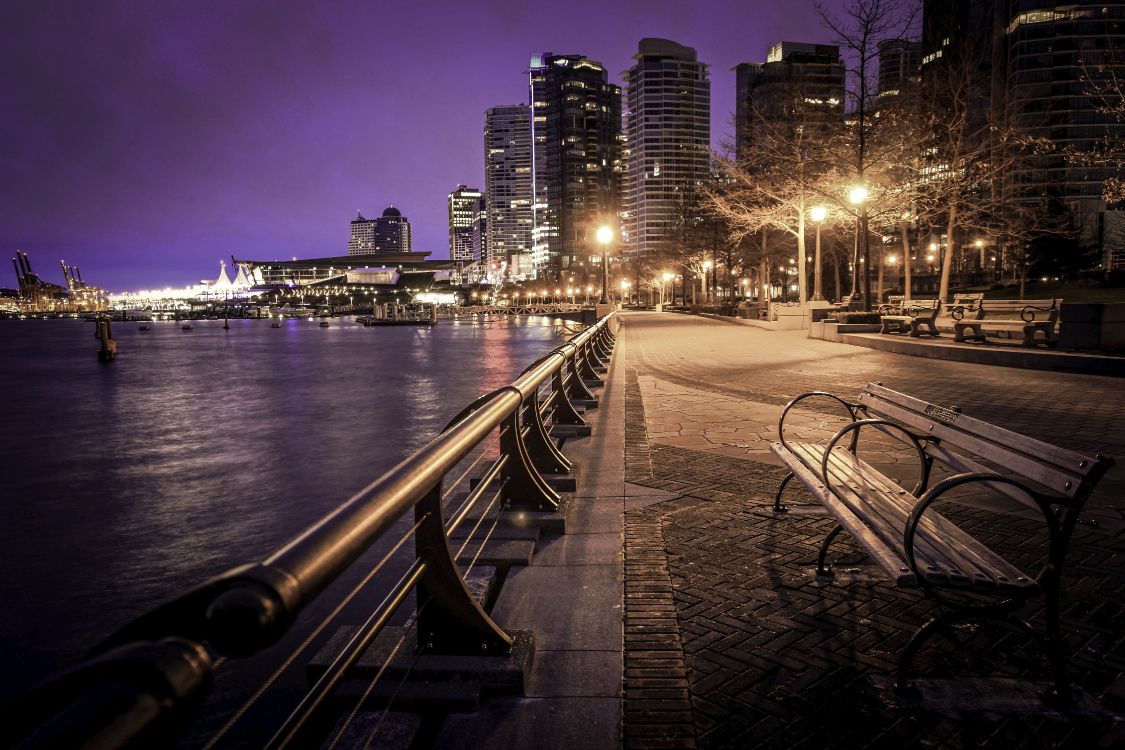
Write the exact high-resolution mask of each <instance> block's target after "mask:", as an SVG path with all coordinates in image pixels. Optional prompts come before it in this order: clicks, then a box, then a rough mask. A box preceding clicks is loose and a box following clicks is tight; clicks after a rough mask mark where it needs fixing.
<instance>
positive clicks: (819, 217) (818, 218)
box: [809, 206, 828, 300]
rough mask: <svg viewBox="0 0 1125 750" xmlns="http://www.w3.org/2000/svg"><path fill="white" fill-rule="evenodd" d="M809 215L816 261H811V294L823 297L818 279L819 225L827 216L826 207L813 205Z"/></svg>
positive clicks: (818, 298)
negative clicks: (812, 225) (814, 228)
mask: <svg viewBox="0 0 1125 750" xmlns="http://www.w3.org/2000/svg"><path fill="white" fill-rule="evenodd" d="M809 216H810V218H812V220H813V223H814V224H816V256H815V257H816V261H815V262H814V263H813V273H814V274H815V275H814V277H813V295H812V298H813V299H814V300H823V299H824V286H823V285H822V284H821V279H820V225H821V224H823V223H824V219H825V218H826V217H827V216H828V209H826V208H825V207H824V206H813V208H812V210H811V211H809Z"/></svg>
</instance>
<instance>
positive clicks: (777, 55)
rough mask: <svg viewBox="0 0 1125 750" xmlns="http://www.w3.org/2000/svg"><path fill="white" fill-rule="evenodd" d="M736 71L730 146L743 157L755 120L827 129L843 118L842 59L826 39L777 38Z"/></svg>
mask: <svg viewBox="0 0 1125 750" xmlns="http://www.w3.org/2000/svg"><path fill="white" fill-rule="evenodd" d="M734 71H735V87H736V88H735V144H736V145H735V151H736V153H737V154H738V158H740V159H742V158H745V157H746V155H747V152H748V150H749V148H750V146H751V144H752V142H753V138H754V134H755V124H756V122H757V123H761V122H772V123H781V122H792V123H794V124H796V123H797V122H798V120H799V121H800V122H801V124H802V125H804V126H808V125H810V124H811V125H814V126H819V127H825V128H832V127H835V126H836V125H838V124H840V123H842V122H843V117H844V61H843V60H842V59H841V58H840V48H839V47H836V46H834V45H831V44H805V43H802V42H779V43H777V44H775V45H774V46H772V47H770V49H769V51H768V53H767V54H766V61H765V62H763V63H740V64H739V65H736V66H735V67H734Z"/></svg>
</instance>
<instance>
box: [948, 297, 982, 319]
mask: <svg viewBox="0 0 1125 750" xmlns="http://www.w3.org/2000/svg"><path fill="white" fill-rule="evenodd" d="M983 300H984V294H983V293H982V292H978V293H976V294H954V295H953V301H952V302H950V303H949V304H948V305H947V306H946V308H945V309H946V310H948V311H949V312H951V313H952V312H953V311H954V310H958V311H960V313H961V314H962V315H964V314H965V313H975V312H977V310H979V309H980V305H981V302H982V301H983Z"/></svg>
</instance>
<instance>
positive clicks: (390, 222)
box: [348, 206, 412, 255]
mask: <svg viewBox="0 0 1125 750" xmlns="http://www.w3.org/2000/svg"><path fill="white" fill-rule="evenodd" d="M411 250H412V243H411V239H410V222H409V221H407V219H406V217H405V216H403V215H402V212H400V211H399V210H398V209H397V208H395V207H394V206H391V207H389V208H387V209H386V210H385V211H383V215H382V216H380V217H379V218H378V219H368V218H366V217H365V216H364V215H363V214H361V213H359V212H358V211H357V212H356V218H354V219H352V222H351V226H350V234H349V236H348V255H366V254H369V253H409V252H411Z"/></svg>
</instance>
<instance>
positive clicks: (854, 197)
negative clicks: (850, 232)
mask: <svg viewBox="0 0 1125 750" xmlns="http://www.w3.org/2000/svg"><path fill="white" fill-rule="evenodd" d="M867 198H868V192H867V188H865V187H864V186H863V185H856V186H855V187H853V188H852V189H851V190H849V191H848V202H849V203H851V204H852V205H853V206H855V207H856V209H857V210H858V213H857V214H856V225H855V251H854V253H853V254H852V263H853V267H854V268H856V269H858V268H859V251H860V248H861V247H862V248H863V263H864V265H863V306H864V308H865V309H868V310H870V309H871V271H870V268H871V263H870V262H869V260H870V259H869V257H868V255H869V251H868V246H867V206H866V203H867ZM858 281H859V277H858V275H857V274H855V273H854V272H853V273H852V293H851V299H852V301H855V299H856V297H858V296H859V285H858Z"/></svg>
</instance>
